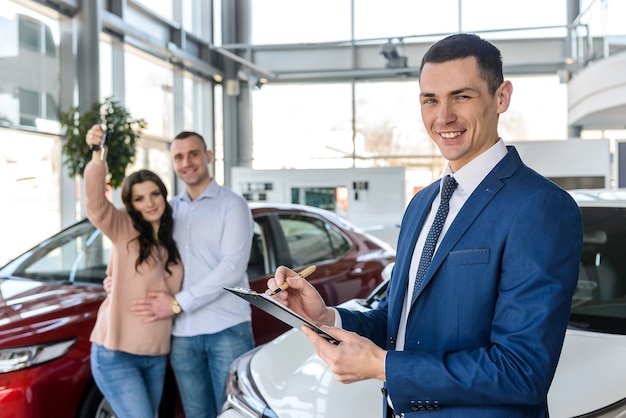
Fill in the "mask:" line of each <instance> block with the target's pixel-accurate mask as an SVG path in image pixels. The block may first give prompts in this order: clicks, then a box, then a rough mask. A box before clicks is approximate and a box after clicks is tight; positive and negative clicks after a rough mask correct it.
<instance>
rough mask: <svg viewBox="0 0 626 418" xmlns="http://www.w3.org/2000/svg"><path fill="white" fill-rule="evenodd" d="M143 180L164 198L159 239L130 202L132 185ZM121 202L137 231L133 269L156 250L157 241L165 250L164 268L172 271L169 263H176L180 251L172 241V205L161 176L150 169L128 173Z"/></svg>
mask: <svg viewBox="0 0 626 418" xmlns="http://www.w3.org/2000/svg"><path fill="white" fill-rule="evenodd" d="M145 181H151V182H153V183H154V184H156V185H157V187H158V188H159V191H160V192H161V195H162V196H163V199H164V200H165V211H164V212H163V216H161V221H160V224H159V234H158V237H159V240H158V242H157V240H155V239H154V229H153V228H152V225H151V224H150V222H148V221H146V220H145V219H144V218H143V216H141V214H140V213H139V212H137V211H136V210H135V209H133V204H132V197H133V196H132V190H133V186H134V185H135V184H138V183H143V182H145ZM122 202H124V206H125V207H126V211H127V212H128V214H129V215H130V217H131V219H132V220H133V226H134V227H135V229H136V230H137V231H138V232H139V236H138V237H137V241H138V242H139V257H138V258H137V260H136V261H135V270H137V268H138V267H139V265H140V264H141V263H143V262H144V261H146V260H147V259H148V258H149V257H150V256H151V254H152V251H153V250H157V249H158V246H159V242H160V243H161V244H163V246H164V247H165V249H166V250H167V261H166V263H165V270H166V271H167V272H168V273H170V274H171V273H172V272H171V271H170V269H169V265H170V264H178V262H179V260H180V253H179V252H178V247H177V246H176V242H175V241H174V218H173V216H172V207H171V206H170V204H169V203H168V201H167V189H166V188H165V184H163V181H162V180H161V178H160V177H159V176H158V175H156V174H155V173H153V172H152V171H150V170H139V171H135V172H134V173H132V174H130V175H129V176H127V177H126V178H125V179H124V183H123V184H122Z"/></svg>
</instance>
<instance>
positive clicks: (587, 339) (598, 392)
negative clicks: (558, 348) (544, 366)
mask: <svg viewBox="0 0 626 418" xmlns="http://www.w3.org/2000/svg"><path fill="white" fill-rule="evenodd" d="M624 359H626V336H624V335H613V334H601V333H598V332H589V331H577V330H567V334H566V336H565V343H564V344H563V350H562V352H561V358H560V359H559V364H558V366H557V369H556V374H555V376H554V380H553V381H552V386H551V387H550V392H549V393H548V405H549V410H550V416H551V417H553V418H566V417H573V416H578V415H583V414H586V413H589V412H592V411H595V410H598V409H600V408H603V407H606V406H608V405H611V404H613V403H615V402H617V401H619V400H622V399H624V398H626V386H624V376H626V361H624Z"/></svg>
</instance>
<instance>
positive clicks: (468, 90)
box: [450, 87, 478, 96]
mask: <svg viewBox="0 0 626 418" xmlns="http://www.w3.org/2000/svg"><path fill="white" fill-rule="evenodd" d="M469 92H471V93H478V90H476V89H474V88H472V87H463V88H460V89H456V90H452V91H451V92H450V96H456V95H457V94H461V93H469Z"/></svg>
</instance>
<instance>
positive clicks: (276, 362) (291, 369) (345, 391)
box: [251, 306, 626, 418]
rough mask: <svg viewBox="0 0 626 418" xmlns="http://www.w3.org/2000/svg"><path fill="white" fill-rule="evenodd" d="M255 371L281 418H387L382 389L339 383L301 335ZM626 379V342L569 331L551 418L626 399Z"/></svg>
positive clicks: (266, 356) (263, 354) (289, 336)
mask: <svg viewBox="0 0 626 418" xmlns="http://www.w3.org/2000/svg"><path fill="white" fill-rule="evenodd" d="M350 307H351V308H356V307H357V306H350ZM251 366H252V367H251V370H252V377H253V379H254V382H255V383H256V385H257V387H258V389H259V392H260V393H261V394H262V395H263V397H264V398H265V401H266V402H267V404H268V405H269V407H270V408H271V409H272V410H273V411H274V412H275V413H276V414H277V415H278V416H279V417H281V418H296V417H297V418H331V417H332V418H335V417H338V416H346V417H347V416H351V417H360V418H368V417H372V418H379V417H380V416H381V413H382V396H381V392H380V388H381V387H382V383H381V382H379V381H377V380H367V381H363V382H357V383H352V384H342V383H339V382H338V381H337V380H336V379H335V377H334V376H333V374H332V373H331V372H330V370H329V369H328V367H327V366H326V365H325V364H324V362H323V361H322V360H321V359H320V358H319V357H318V356H317V354H316V353H315V351H314V349H313V346H312V344H311V343H310V341H309V340H308V339H307V338H306V337H305V336H304V334H302V332H301V331H299V330H291V331H289V332H287V333H285V334H283V335H282V336H280V337H278V338H277V339H275V340H274V341H272V342H270V343H268V344H266V345H265V346H264V347H263V348H262V349H260V350H259V351H258V352H257V354H256V355H255V356H254V357H253V359H252V365H251ZM624 376H626V336H623V335H610V334H600V333H595V332H588V331H574V330H568V331H567V334H566V337H565V343H564V345H563V350H562V353H561V358H560V360H559V364H558V367H557V370H556V374H555V377H554V380H553V382H552V386H551V388H550V392H549V393H548V404H549V410H550V416H551V417H552V418H569V417H573V416H578V415H582V414H585V413H589V412H592V411H595V410H597V409H600V408H603V407H605V406H608V405H611V404H613V403H615V402H617V401H619V400H621V399H624V398H626V385H624Z"/></svg>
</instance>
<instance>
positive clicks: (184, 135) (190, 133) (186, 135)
mask: <svg viewBox="0 0 626 418" xmlns="http://www.w3.org/2000/svg"><path fill="white" fill-rule="evenodd" d="M190 136H197V137H198V138H200V141H202V146H203V147H204V151H206V150H207V149H208V148H207V146H206V141H205V140H204V138H203V137H202V135H200V134H199V133H197V132H193V131H182V132H180V133H179V134H178V135H176V136H175V137H174V139H173V140H172V142H174V141H176V140H177V139H187V138H189V137H190ZM170 145H171V143H170Z"/></svg>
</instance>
